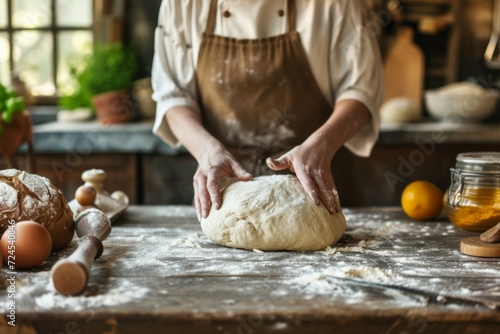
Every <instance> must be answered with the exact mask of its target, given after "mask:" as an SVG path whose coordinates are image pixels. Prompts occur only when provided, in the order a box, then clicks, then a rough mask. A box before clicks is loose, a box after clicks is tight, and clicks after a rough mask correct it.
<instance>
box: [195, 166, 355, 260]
mask: <svg viewBox="0 0 500 334" xmlns="http://www.w3.org/2000/svg"><path fill="white" fill-rule="evenodd" d="M201 228H202V230H203V233H205V235H206V236H207V237H208V238H210V239H211V240H212V241H213V242H215V243H218V244H220V245H223V246H227V247H234V248H244V249H249V250H251V249H260V250H265V251H278V250H291V251H312V250H320V249H324V248H325V247H327V246H330V245H332V244H334V243H335V242H337V241H338V240H339V239H340V238H341V237H342V235H343V234H344V232H345V228H346V222H345V217H344V215H343V214H342V212H340V213H336V214H333V215H330V214H329V212H328V210H327V209H326V208H325V207H324V206H323V204H321V205H319V206H318V205H315V204H313V203H312V202H311V201H310V200H309V199H308V197H307V194H306V192H305V191H304V189H303V187H302V185H301V184H300V183H299V180H298V179H297V178H296V177H295V176H293V175H268V176H259V177H256V178H254V179H253V180H252V181H248V182H243V181H238V182H235V183H233V184H231V185H229V186H228V187H227V188H226V189H225V191H224V194H223V203H222V206H221V207H220V209H219V210H216V209H214V208H212V210H211V212H210V214H209V215H208V217H207V218H203V219H202V220H201Z"/></svg>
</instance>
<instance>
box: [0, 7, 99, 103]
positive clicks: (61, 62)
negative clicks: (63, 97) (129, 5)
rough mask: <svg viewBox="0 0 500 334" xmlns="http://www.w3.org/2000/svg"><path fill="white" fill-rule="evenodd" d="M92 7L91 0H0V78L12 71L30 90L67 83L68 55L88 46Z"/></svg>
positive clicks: (48, 91)
mask: <svg viewBox="0 0 500 334" xmlns="http://www.w3.org/2000/svg"><path fill="white" fill-rule="evenodd" d="M93 7H94V5H93V0H36V1H33V0H0V82H2V83H3V84H9V83H10V77H11V73H16V74H18V75H19V76H20V77H21V79H23V80H24V81H25V82H26V84H27V85H28V87H30V89H31V91H32V93H33V95H35V96H55V95H57V94H58V93H59V92H63V91H65V90H68V89H71V87H68V84H67V82H68V79H69V61H70V58H71V55H78V54H83V53H85V52H88V51H90V50H91V48H92V41H93V33H92V31H93V28H94V27H93V26H94V15H93V13H94V8H93Z"/></svg>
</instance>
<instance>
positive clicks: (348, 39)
mask: <svg viewBox="0 0 500 334" xmlns="http://www.w3.org/2000/svg"><path fill="white" fill-rule="evenodd" d="M295 2H296V8H297V27H296V29H297V31H298V32H299V34H300V37H301V41H302V44H303V47H304V50H305V53H306V55H307V58H308V60H309V65H310V67H311V70H312V72H313V75H314V77H315V79H316V81H317V82H318V85H319V87H320V89H321V91H322V93H323V94H324V96H325V97H326V99H327V101H328V102H329V103H330V105H331V106H333V105H334V104H335V103H338V102H339V101H342V100H345V99H354V100H358V101H360V102H361V103H363V104H364V105H365V106H366V107H367V108H368V110H369V111H370V113H371V115H372V117H371V122H370V124H367V125H366V126H365V127H363V128H362V129H361V130H360V131H359V132H358V133H357V134H356V135H355V136H354V137H352V138H351V139H350V140H349V141H348V142H347V143H346V144H345V146H346V147H347V148H348V149H349V150H351V151H352V152H353V153H355V154H357V155H359V156H369V155H370V152H371V149H372V147H373V145H374V144H375V142H376V140H377V138H378V132H379V128H380V117H379V106H380V104H381V101H382V98H383V68H382V61H381V57H380V53H379V49H378V46H377V40H376V32H375V30H376V29H374V26H375V25H376V23H375V22H374V21H373V20H369V17H368V15H367V14H368V11H367V8H366V6H365V2H364V1H363V0H295ZM209 7H210V0H163V2H162V4H161V7H160V12H159V18H158V27H157V28H156V31H155V55H154V59H153V69H152V84H153V89H154V93H153V99H154V100H155V101H156V102H157V110H156V119H155V124H154V126H153V132H154V133H155V134H156V135H157V136H159V137H160V138H162V139H163V140H164V141H165V142H167V143H168V144H170V145H172V146H179V145H180V144H179V142H178V140H177V138H176V137H175V136H174V135H173V133H172V131H171V129H170V127H169V125H168V123H167V121H166V118H165V114H166V113H167V112H168V111H169V110H170V109H171V108H173V107H176V106H189V107H191V108H193V109H194V110H197V111H200V107H199V106H198V103H197V100H198V94H197V87H196V75H195V71H196V65H197V59H198V52H199V49H200V43H201V35H202V33H203V31H204V30H205V26H206V22H207V19H208V10H209ZM286 9H287V0H272V1H270V0H218V9H217V18H216V27H215V34H216V35H222V36H226V37H232V38H240V39H257V38H264V37H270V36H275V35H279V34H283V33H285V32H286V31H287V30H288V20H287V15H286ZM280 10H284V11H285V15H284V16H279V15H278V11H280ZM225 11H228V12H229V13H230V15H229V16H228V17H226V16H225V15H224V12H225ZM368 23H370V24H368ZM202 89H203V88H202ZM332 110H333V107H332Z"/></svg>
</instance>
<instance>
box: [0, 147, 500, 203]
mask: <svg viewBox="0 0 500 334" xmlns="http://www.w3.org/2000/svg"><path fill="white" fill-rule="evenodd" d="M423 138H425V137H423ZM424 140H425V139H424ZM418 143H419V142H418V141H415V142H408V141H402V142H401V143H399V144H397V143H393V142H390V143H384V142H382V143H378V144H377V145H376V146H375V148H374V149H373V151H372V154H371V156H370V157H369V158H360V157H357V156H354V155H353V154H352V153H350V152H349V151H347V150H346V149H342V150H341V151H340V152H339V153H338V154H337V155H336V157H335V159H334V161H333V171H334V177H335V183H336V185H337V188H338V191H339V194H340V199H341V203H342V205H343V206H349V207H352V206H387V205H391V206H392V205H396V206H397V205H400V196H401V192H402V191H403V188H404V187H405V186H406V185H407V184H408V183H410V182H411V181H413V180H419V179H421V180H427V181H431V182H433V183H435V184H436V185H438V186H439V187H440V188H441V189H442V190H443V191H444V190H446V189H447V188H448V186H449V183H450V167H452V166H454V165H455V159H456V156H457V155H458V154H459V153H462V152H468V151H469V152H472V151H500V142H496V143H495V142H477V143H462V142H454V141H446V142H440V143H434V144H432V145H430V144H418ZM427 143H429V141H427ZM425 145H427V146H425ZM19 161H20V165H21V168H22V167H23V165H22V162H23V159H22V157H20V159H19ZM36 163H37V173H38V174H40V175H43V176H45V177H48V178H49V179H50V180H51V181H52V182H53V184H54V185H55V186H56V187H58V188H60V189H62V190H63V192H64V194H65V195H66V197H67V198H68V199H72V198H73V197H74V193H75V190H76V188H78V187H79V186H80V185H81V184H82V180H81V174H82V172H83V171H85V170H87V169H91V168H101V169H104V170H105V171H106V172H107V175H108V179H107V181H106V189H107V190H108V191H110V192H112V191H115V190H122V191H124V192H125V193H126V194H127V195H128V196H129V198H130V202H131V203H132V204H148V205H159V204H162V205H165V204H187V205H191V204H192V203H193V195H194V191H193V175H194V173H195V171H196V168H197V163H196V161H195V160H194V159H193V158H192V157H191V156H190V155H189V154H187V153H183V154H178V155H164V154H133V153H130V154H126V153H120V154H118V153H115V154H92V155H89V156H86V157H81V158H79V157H78V156H72V155H68V154H38V156H37V160H36ZM3 164H4V161H1V160H0V168H5V165H3Z"/></svg>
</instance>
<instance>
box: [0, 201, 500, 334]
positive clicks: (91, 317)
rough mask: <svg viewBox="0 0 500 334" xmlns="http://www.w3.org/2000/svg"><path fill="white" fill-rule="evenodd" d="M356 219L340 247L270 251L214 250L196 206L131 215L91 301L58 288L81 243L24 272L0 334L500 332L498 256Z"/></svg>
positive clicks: (396, 218)
mask: <svg viewBox="0 0 500 334" xmlns="http://www.w3.org/2000/svg"><path fill="white" fill-rule="evenodd" d="M345 215H346V218H347V222H348V228H347V232H346V235H345V236H344V237H343V238H342V239H341V241H340V242H339V243H338V244H337V245H334V246H332V247H331V248H330V249H327V250H325V251H318V252H302V253H301V252H269V253H262V252H259V251H257V250H256V251H254V252H251V251H245V250H239V249H229V248H224V247H221V246H218V245H215V244H213V243H212V242H210V241H209V240H208V239H207V238H206V237H205V236H204V235H203V234H202V232H201V229H200V226H199V223H198V222H197V220H196V215H195V211H194V209H193V208H192V207H187V206H156V207H152V206H150V207H147V206H132V207H130V208H129V209H128V211H127V212H126V213H125V215H124V216H123V217H122V218H120V220H118V221H117V222H116V223H115V225H114V226H113V231H112V233H111V234H110V236H109V237H108V238H107V239H106V240H105V241H104V242H103V243H104V248H105V251H104V254H103V255H102V256H101V258H99V259H97V260H96V261H95V262H94V264H93V267H92V273H91V278H90V282H89V285H88V287H87V290H86V291H85V293H84V294H83V295H82V296H78V297H63V296H61V295H58V294H57V292H55V290H54V288H53V287H52V286H51V285H50V275H49V274H50V269H51V266H52V265H53V264H54V263H55V261H56V260H57V259H59V258H62V257H66V256H68V255H69V254H71V252H72V251H73V250H74V248H75V246H76V239H75V240H74V241H73V243H72V244H71V247H69V248H68V249H66V250H64V251H60V252H59V253H57V254H53V255H51V257H50V258H49V259H48V260H47V261H46V262H45V263H44V264H43V265H42V266H41V267H39V268H37V269H32V270H29V271H18V272H17V274H16V275H15V276H16V285H15V287H16V291H15V301H16V327H15V328H13V327H11V326H9V325H8V324H7V321H9V319H8V318H6V317H2V318H1V320H0V333H93V334H95V333H235V334H239V333H390V334H392V333H397V334H403V333H481V334H489V333H500V311H499V310H498V307H499V305H500V262H499V259H498V258H490V259H484V258H475V257H469V256H466V255H463V254H461V253H460V240H461V239H462V238H464V237H469V236H473V235H474V234H472V233H470V232H465V231H461V230H458V229H457V228H455V227H454V226H453V225H452V224H451V223H449V222H447V221H446V220H445V219H444V218H442V219H440V220H439V221H435V222H415V221H412V220H410V219H408V218H407V217H405V216H404V214H403V213H402V212H401V210H400V209H399V208H359V209H346V210H345ZM304 224H307V222H304ZM1 273H2V277H1V282H0V284H2V287H3V288H7V287H8V286H9V283H8V282H7V278H8V274H9V271H8V269H5V268H4V269H2V271H1ZM10 300H11V299H9V298H8V296H7V295H5V296H4V295H0V303H1V304H2V305H8V302H9V301H10ZM2 312H4V313H5V309H3V311H2Z"/></svg>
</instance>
